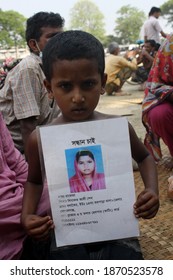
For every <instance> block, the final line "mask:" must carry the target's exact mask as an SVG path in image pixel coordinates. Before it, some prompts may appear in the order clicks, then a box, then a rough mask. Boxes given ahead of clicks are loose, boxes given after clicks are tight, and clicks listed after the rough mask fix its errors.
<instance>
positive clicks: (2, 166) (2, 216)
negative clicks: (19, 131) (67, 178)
mask: <svg viewBox="0 0 173 280" xmlns="http://www.w3.org/2000/svg"><path fill="white" fill-rule="evenodd" d="M27 173H28V166H27V163H26V161H25V160H24V157H23V156H22V155H21V154H20V152H19V151H18V150H17V149H16V148H15V147H14V143H13V141H12V138H11V135H10V133H9V131H8V129H7V128H6V126H5V123H4V121H3V118H2V115H1V113H0V259H1V260H8V259H19V258H20V254H21V252H22V248H23V241H24V239H25V238H26V234H25V232H24V230H23V228H22V226H21V224H20V215H21V210H22V199H23V191H24V183H25V182H26V179H27ZM47 207H49V200H48V198H47V192H46V189H45V190H44V194H43V196H42V199H41V202H40V207H39V209H38V212H39V213H44V212H45V210H47Z"/></svg>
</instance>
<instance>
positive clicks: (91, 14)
mask: <svg viewBox="0 0 173 280" xmlns="http://www.w3.org/2000/svg"><path fill="white" fill-rule="evenodd" d="M104 25H105V24H104V16H103V14H102V13H101V12H100V10H99V8H98V7H97V6H96V5H95V4H94V3H93V2H92V1H89V0H79V1H78V2H77V3H76V4H75V5H74V7H73V8H72V9H71V11H70V28H71V29H80V30H83V31H86V32H89V33H91V34H93V35H94V36H95V37H97V38H98V39H99V40H101V41H103V40H104V36H105V29H104Z"/></svg>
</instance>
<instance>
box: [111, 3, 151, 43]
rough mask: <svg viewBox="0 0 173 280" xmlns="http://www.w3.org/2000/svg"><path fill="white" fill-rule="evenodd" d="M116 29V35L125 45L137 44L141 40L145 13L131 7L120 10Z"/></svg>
mask: <svg viewBox="0 0 173 280" xmlns="http://www.w3.org/2000/svg"><path fill="white" fill-rule="evenodd" d="M117 14H119V15H120V16H119V17H117V19H116V21H115V23H116V27H115V29H114V31H115V34H116V35H117V36H118V37H119V38H120V39H121V42H122V43H123V44H128V43H135V42H136V40H137V39H139V33H140V30H141V27H142V25H143V23H144V21H145V19H146V16H145V13H144V12H143V11H140V10H139V9H137V8H135V7H131V6H130V5H127V6H123V7H121V8H120V10H118V12H117Z"/></svg>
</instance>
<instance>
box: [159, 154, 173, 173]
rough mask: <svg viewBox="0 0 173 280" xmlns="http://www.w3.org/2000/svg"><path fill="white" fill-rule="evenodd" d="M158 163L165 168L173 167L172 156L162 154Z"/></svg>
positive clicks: (170, 168)
mask: <svg viewBox="0 0 173 280" xmlns="http://www.w3.org/2000/svg"><path fill="white" fill-rule="evenodd" d="M159 165H163V166H164V167H165V168H166V169H168V170H172V169H173V157H172V156H164V157H163V158H162V160H161V161H160V163H159Z"/></svg>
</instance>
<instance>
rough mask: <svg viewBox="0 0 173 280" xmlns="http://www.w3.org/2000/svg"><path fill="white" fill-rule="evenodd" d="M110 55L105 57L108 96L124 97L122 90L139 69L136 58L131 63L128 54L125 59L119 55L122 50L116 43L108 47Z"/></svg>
mask: <svg viewBox="0 0 173 280" xmlns="http://www.w3.org/2000/svg"><path fill="white" fill-rule="evenodd" d="M108 52H109V55H107V56H106V57H105V72H106V74H107V82H106V86H105V90H106V93H107V94H108V95H112V94H113V93H115V95H123V93H121V88H122V86H123V84H124V83H125V81H126V80H127V79H128V78H130V76H131V74H132V72H133V71H134V70H136V69H137V61H136V58H135V56H134V57H133V58H132V59H131V61H129V60H128V59H127V58H128V57H127V54H125V56H124V57H122V56H120V55H119V52H120V48H119V45H118V44H117V43H116V42H112V43H110V45H109V46H108Z"/></svg>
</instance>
